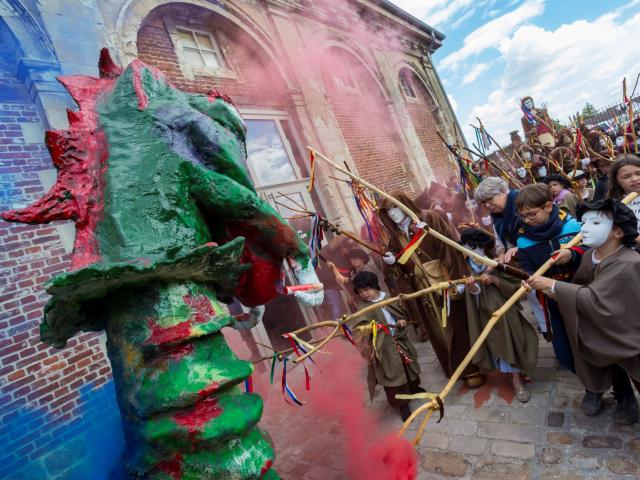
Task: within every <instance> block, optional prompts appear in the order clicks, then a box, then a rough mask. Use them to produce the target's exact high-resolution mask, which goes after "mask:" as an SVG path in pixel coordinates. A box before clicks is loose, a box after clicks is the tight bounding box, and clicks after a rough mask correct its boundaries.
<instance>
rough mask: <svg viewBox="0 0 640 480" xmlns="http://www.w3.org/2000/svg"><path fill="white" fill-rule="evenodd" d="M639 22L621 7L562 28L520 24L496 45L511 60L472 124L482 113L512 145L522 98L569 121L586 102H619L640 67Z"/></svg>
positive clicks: (475, 112) (518, 126) (489, 127)
mask: <svg viewBox="0 0 640 480" xmlns="http://www.w3.org/2000/svg"><path fill="white" fill-rule="evenodd" d="M639 22H640V14H636V15H633V16H632V15H631V14H629V13H625V12H623V10H622V9H621V10H617V11H614V12H610V13H607V14H605V15H602V16H601V17H599V18H597V19H595V20H593V21H591V22H588V21H586V20H578V21H575V22H573V23H570V24H564V25H561V26H560V27H558V28H557V29H556V30H545V29H544V28H540V27H537V26H532V25H524V26H520V27H519V28H517V29H516V30H514V31H513V32H512V35H511V36H507V37H505V38H503V39H502V40H501V41H500V42H499V44H498V45H497V46H496V48H497V49H498V51H499V52H500V54H501V60H502V61H504V63H505V68H504V74H503V76H502V78H501V80H500V86H499V87H498V88H497V89H495V90H494V91H492V92H491V93H490V94H489V96H488V98H487V100H486V101H485V102H484V103H483V104H481V105H477V106H476V107H474V108H473V109H472V111H471V113H470V114H469V117H468V119H467V120H468V121H467V122H466V123H469V122H473V123H476V120H475V118H476V117H480V118H481V119H482V121H483V123H484V124H485V126H486V127H487V130H489V132H490V133H492V135H493V136H494V137H496V138H497V139H498V141H499V142H501V143H502V142H504V143H507V142H508V133H509V131H511V130H515V129H519V130H520V129H521V123H520V117H521V116H522V114H521V112H520V98H521V97H524V96H527V95H530V96H532V97H533V98H534V100H535V102H536V104H537V105H540V104H542V103H547V104H548V109H549V113H550V114H551V116H552V117H553V118H557V119H560V120H561V121H563V122H567V120H568V117H569V116H570V115H573V114H575V112H576V111H579V110H581V109H582V107H583V106H584V104H585V102H586V101H589V102H590V103H592V104H594V105H595V106H596V108H597V107H600V106H605V105H607V104H609V103H614V102H619V101H620V100H621V98H622V88H621V82H622V78H623V77H625V76H626V77H627V82H628V83H633V81H634V80H635V77H636V75H637V73H638V72H639V71H640V50H638V48H637V45H638V44H640V29H638V24H639ZM465 133H466V134H467V135H468V134H469V133H471V132H469V133H467V132H465ZM469 138H473V137H469Z"/></svg>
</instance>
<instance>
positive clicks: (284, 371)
mask: <svg viewBox="0 0 640 480" xmlns="http://www.w3.org/2000/svg"><path fill="white" fill-rule="evenodd" d="M282 361H283V362H284V365H283V366H282V396H283V397H284V401H285V402H287V403H288V404H289V405H291V402H289V400H287V397H286V396H285V393H286V394H287V395H289V398H291V400H292V401H293V402H294V403H296V404H297V405H299V406H302V402H301V401H300V400H299V399H298V397H296V394H295V393H293V390H291V388H290V387H289V384H288V383H287V361H289V358H288V357H283V359H282Z"/></svg>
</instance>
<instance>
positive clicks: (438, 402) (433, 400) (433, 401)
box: [396, 192, 638, 445]
mask: <svg viewBox="0 0 640 480" xmlns="http://www.w3.org/2000/svg"><path fill="white" fill-rule="evenodd" d="M637 196H638V193H635V192H634V193H630V194H629V195H627V196H626V197H625V198H624V199H623V200H622V203H624V204H629V203H630V202H632V201H633V200H635V198H636V197H637ZM581 241H582V235H581V234H577V235H576V236H575V237H573V238H572V239H571V240H570V241H569V243H568V244H567V245H565V246H564V247H563V248H571V247H575V246H576V245H577V244H579V243H580V242H581ZM555 260H556V257H551V258H549V260H547V261H546V262H545V263H544V264H543V265H542V266H541V267H540V268H538V270H536V272H535V273H534V274H533V275H537V276H540V275H544V274H545V273H546V272H547V271H548V270H549V269H550V268H551V267H552V266H553V264H554V263H555ZM528 292H529V289H528V288H525V287H520V288H519V289H518V290H517V291H516V292H515V293H514V294H513V295H512V296H511V298H509V299H508V300H507V302H506V303H505V304H504V305H502V307H500V308H499V309H498V310H496V311H495V312H494V313H493V315H492V316H491V318H490V319H489V322H487V325H486V326H485V327H484V330H482V333H481V334H480V336H479V337H478V339H477V340H476V342H475V343H474V344H473V346H472V347H471V349H470V350H469V353H467V355H466V356H465V357H464V360H462V362H461V363H460V365H458V368H456V370H455V372H453V375H451V378H450V379H449V381H448V382H447V384H446V385H445V387H444V388H443V389H442V391H441V392H440V393H439V394H438V395H436V396H435V397H434V395H433V394H430V393H416V394H413V395H397V396H396V398H399V399H407V400H415V399H423V400H424V399H429V402H427V403H425V404H424V405H421V406H420V407H419V408H417V409H416V410H415V411H414V412H413V413H412V414H411V415H410V416H409V418H408V419H407V420H406V422H404V424H403V425H402V428H401V429H400V431H399V432H398V434H399V435H403V434H404V433H405V432H406V431H407V428H409V425H411V423H412V422H413V421H414V420H415V419H416V418H418V417H419V416H420V415H421V414H422V413H424V412H425V411H427V412H428V414H429V416H430V415H431V413H432V412H433V411H434V410H440V411H442V409H443V401H444V398H445V397H446V396H447V395H448V394H449V393H450V392H451V389H452V388H453V386H454V385H455V383H456V382H457V381H458V379H459V378H460V377H461V376H462V372H464V370H465V369H466V368H467V366H469V364H470V363H471V360H472V359H473V357H474V356H475V355H476V353H478V350H479V349H480V347H481V346H482V344H483V343H484V342H485V340H486V339H487V337H488V336H489V334H490V333H491V330H493V327H495V325H496V324H497V323H498V322H499V321H500V319H501V318H502V317H503V315H504V314H505V313H507V311H508V310H509V309H510V308H511V307H513V306H514V305H515V304H516V303H518V302H519V301H520V299H521V298H522V297H524V296H525V295H526V294H527V293H528ZM426 420H428V419H426ZM425 427H426V421H423V422H422V423H421V424H420V427H419V428H418V432H417V434H416V436H415V437H414V440H413V444H414V445H416V444H417V443H418V441H419V440H420V438H421V437H422V433H423V431H424V429H425Z"/></svg>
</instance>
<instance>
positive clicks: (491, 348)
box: [460, 227, 538, 403]
mask: <svg viewBox="0 0 640 480" xmlns="http://www.w3.org/2000/svg"><path fill="white" fill-rule="evenodd" d="M460 243H461V244H462V245H463V246H464V247H466V248H468V249H469V250H471V251H473V252H475V253H477V254H478V255H482V256H485V257H489V258H494V257H495V245H496V242H495V238H493V236H491V235H490V234H489V233H487V232H485V231H484V230H482V229H480V228H474V227H472V228H465V229H464V230H463V231H462V234H461V237H460ZM467 262H468V264H469V267H470V269H471V272H472V275H473V276H481V277H480V281H479V282H476V281H475V280H474V278H473V276H471V277H469V279H468V280H467V283H466V285H465V291H466V292H465V294H466V301H467V320H468V322H469V342H470V344H471V345H473V344H474V343H475V342H476V340H477V339H478V337H479V336H480V333H482V330H483V329H484V327H485V326H486V325H487V323H488V322H489V319H490V318H491V316H492V314H493V312H495V311H496V310H497V309H498V308H500V307H501V306H502V305H504V303H505V302H506V301H507V299H508V298H509V297H511V296H512V295H513V294H514V293H515V292H516V290H518V289H519V288H520V282H519V281H518V280H515V279H513V278H512V277H510V276H508V275H507V274H505V273H502V272H499V271H491V272H487V266H486V265H482V264H478V263H476V262H475V261H474V260H473V258H471V257H468V258H467ZM521 310H522V307H520V305H518V306H516V307H514V308H512V309H510V310H509V311H508V312H507V313H506V314H505V315H504V317H503V318H502V320H500V322H498V324H497V325H496V326H495V327H494V328H493V330H492V331H491V333H490V334H489V336H488V338H487V340H486V342H485V343H484V344H483V345H482V347H481V348H480V350H479V351H478V353H477V354H476V355H475V356H474V357H473V363H474V364H475V365H477V366H478V367H480V368H481V369H483V370H496V369H497V370H499V371H500V372H503V373H506V374H509V375H511V382H512V384H513V390H514V392H515V394H516V398H517V399H518V401H520V402H522V403H526V402H528V401H529V399H530V398H531V394H530V393H529V391H528V390H527V388H526V387H525V386H524V384H523V377H526V374H525V372H527V371H529V372H530V371H532V370H533V369H534V368H535V366H536V363H537V362H538V334H537V333H536V331H535V329H534V328H533V327H532V326H531V324H530V323H529V322H528V321H527V320H526V319H525V318H524V317H523V315H522V313H521Z"/></svg>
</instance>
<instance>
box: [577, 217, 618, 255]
mask: <svg viewBox="0 0 640 480" xmlns="http://www.w3.org/2000/svg"><path fill="white" fill-rule="evenodd" d="M612 228H613V219H612V218H607V217H605V216H603V215H602V214H601V213H600V212H598V211H596V210H592V211H588V212H586V213H585V214H584V215H582V227H581V228H580V233H581V234H582V243H584V244H585V245H586V246H587V247H591V248H598V247H601V246H602V245H603V244H604V242H606V241H607V239H608V238H609V233H611V229H612Z"/></svg>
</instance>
